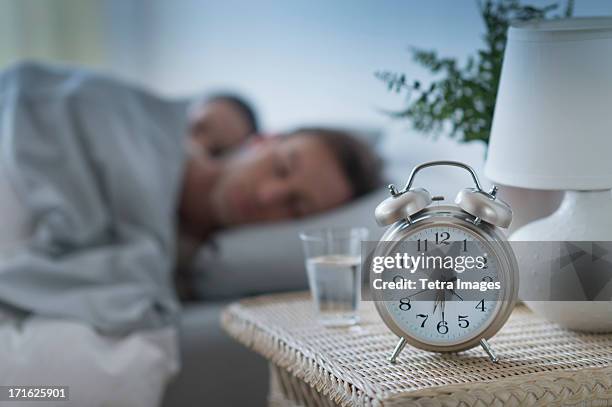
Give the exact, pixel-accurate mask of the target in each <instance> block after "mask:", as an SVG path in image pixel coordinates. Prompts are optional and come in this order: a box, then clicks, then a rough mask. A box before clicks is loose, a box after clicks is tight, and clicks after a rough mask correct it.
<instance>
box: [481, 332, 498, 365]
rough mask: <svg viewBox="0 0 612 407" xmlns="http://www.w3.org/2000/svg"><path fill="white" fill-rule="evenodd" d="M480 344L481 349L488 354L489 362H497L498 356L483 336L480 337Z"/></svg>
mask: <svg viewBox="0 0 612 407" xmlns="http://www.w3.org/2000/svg"><path fill="white" fill-rule="evenodd" d="M480 346H482V349H484V351H485V352H487V355H489V359H491V362H493V363H497V362H498V361H499V358H498V357H497V355H496V354H495V352H493V349H491V345H489V342H487V340H486V339H485V338H482V339H480Z"/></svg>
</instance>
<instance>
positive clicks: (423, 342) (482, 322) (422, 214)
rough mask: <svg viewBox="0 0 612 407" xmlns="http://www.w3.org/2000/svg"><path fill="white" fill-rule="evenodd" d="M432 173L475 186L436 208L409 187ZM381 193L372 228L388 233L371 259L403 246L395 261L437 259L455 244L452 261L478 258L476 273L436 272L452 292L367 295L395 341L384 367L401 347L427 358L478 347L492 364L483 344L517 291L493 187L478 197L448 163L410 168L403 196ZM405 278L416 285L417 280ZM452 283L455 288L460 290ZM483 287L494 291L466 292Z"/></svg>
mask: <svg viewBox="0 0 612 407" xmlns="http://www.w3.org/2000/svg"><path fill="white" fill-rule="evenodd" d="M433 166H453V167H459V168H462V169H464V170H466V171H467V172H469V174H470V175H471V177H472V180H473V181H474V186H475V187H474V188H465V189H462V190H460V191H459V193H458V194H457V196H456V198H455V201H454V204H443V203H441V201H444V200H445V198H444V197H442V196H432V195H431V194H430V193H429V192H428V191H427V190H426V189H424V188H413V181H414V178H415V176H416V174H417V173H418V172H419V171H421V170H423V169H425V168H428V167H433ZM389 190H390V193H391V196H390V197H388V198H387V199H385V200H384V201H383V202H381V203H380V204H379V205H378V206H377V207H376V210H375V217H376V221H377V223H378V224H379V225H380V226H386V227H388V229H387V230H386V232H385V233H384V235H383V236H382V238H381V240H380V241H379V242H378V243H377V247H376V249H375V254H376V255H382V256H384V255H387V256H389V255H390V253H397V252H398V249H397V248H398V247H399V246H398V245H400V244H404V246H403V247H404V249H403V255H404V256H406V255H410V256H411V257H410V258H412V259H415V260H414V261H417V260H418V259H417V257H418V256H420V257H422V258H425V256H427V255H428V252H429V253H439V254H440V253H444V250H445V249H447V251H448V248H450V247H452V246H453V245H455V246H457V245H458V248H457V250H455V255H461V256H463V258H464V259H465V258H466V256H469V257H470V258H475V259H481V261H480V264H479V265H480V266H482V267H474V268H473V269H471V270H469V271H464V272H463V273H458V272H456V271H455V270H454V269H453V265H452V261H451V262H450V263H449V264H451V266H450V267H446V269H445V270H444V272H445V273H447V274H448V275H450V276H451V278H448V276H447V279H446V280H447V282H448V281H450V282H451V283H454V284H456V286H454V287H453V286H452V284H448V283H447V282H443V283H444V284H446V285H444V284H442V285H443V286H442V287H439V286H436V287H435V288H431V289H428V288H427V286H424V287H419V286H417V287H416V288H415V289H414V290H407V291H405V292H404V291H400V293H399V294H397V290H396V291H395V292H394V294H395V295H396V296H395V297H393V298H390V297H392V296H390V295H385V294H384V290H372V298H373V300H374V302H375V305H376V309H377V311H378V313H379V315H380V316H381V318H382V320H383V321H384V323H385V324H386V325H387V326H388V327H389V328H390V330H391V331H392V332H394V333H395V334H396V335H397V336H398V337H399V338H400V339H399V342H398V343H397V345H396V347H395V349H394V350H393V352H392V354H391V356H390V358H389V361H390V362H391V363H395V361H396V358H397V357H398V355H399V354H400V352H401V351H402V350H403V348H404V347H405V345H406V344H410V345H412V346H415V347H417V348H420V349H424V350H427V351H433V352H458V351H462V350H466V349H470V348H473V347H475V346H478V345H480V346H482V347H483V349H484V350H485V352H486V353H487V354H488V356H489V358H490V359H491V361H492V362H497V360H498V358H497V356H496V355H495V353H494V351H493V349H492V348H491V346H490V345H489V343H488V342H487V339H489V338H490V337H492V336H493V335H495V334H496V333H497V332H498V331H499V329H500V328H501V327H502V326H503V325H504V323H505V322H506V321H507V320H508V317H509V316H510V314H511V312H512V309H513V307H514V305H515V302H516V299H517V293H518V287H519V282H518V266H517V261H516V257H515V255H514V252H513V250H512V248H511V247H510V244H509V243H508V241H507V240H506V238H505V236H504V233H503V231H502V230H501V229H504V228H507V227H508V226H509V225H510V223H511V221H512V210H511V208H510V207H509V206H508V204H506V203H505V202H503V201H502V200H500V199H499V198H498V197H497V196H496V194H497V187H495V186H494V187H493V188H492V189H491V190H490V191H484V190H483V189H482V187H481V184H480V182H479V180H478V177H477V175H476V173H475V172H474V170H473V169H472V168H471V167H469V166H467V165H465V164H463V163H461V162H456V161H433V162H427V163H424V164H421V165H418V166H417V167H415V168H414V169H413V170H412V172H411V174H410V177H409V179H408V182H407V184H406V186H405V187H404V189H403V190H401V191H397V190H396V188H395V187H394V186H393V185H389ZM406 243H412V244H408V245H406ZM406 248H408V249H406ZM406 250H408V251H409V253H405V252H406ZM400 251H401V250H400ZM445 258H448V256H447V257H445ZM451 260H452V259H451ZM457 263H459V262H457ZM423 264H424V263H423ZM454 267H456V265H455V266H454ZM396 277H399V275H398V276H396ZM411 278H412V280H413V281H414V283H415V285H416V283H417V282H418V281H417V278H416V277H414V275H412V276H411ZM462 280H469V281H462ZM427 283H429V281H428V282H427ZM459 283H463V287H464V288H463V289H462V288H461V287H462V286H460V284H459ZM485 283H487V284H488V283H490V284H492V286H491V287H497V289H491V290H488V291H487V292H486V294H484V293H482V292H481V290H478V289H474V287H480V286H479V284H485ZM424 285H425V284H424ZM449 287H450V288H449ZM486 287H487V286H485V288H486Z"/></svg>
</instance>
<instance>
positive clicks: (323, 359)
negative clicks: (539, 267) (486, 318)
mask: <svg viewBox="0 0 612 407" xmlns="http://www.w3.org/2000/svg"><path fill="white" fill-rule="evenodd" d="M360 312H361V316H362V322H361V323H360V324H359V325H358V326H354V327H350V328H324V327H322V326H320V325H319V324H318V323H317V321H316V320H315V319H314V314H313V310H312V305H311V303H310V300H309V297H308V296H307V295H306V294H283V295H275V296H264V297H257V298H252V299H247V300H243V301H241V302H239V303H235V304H233V305H231V306H229V307H228V308H227V309H226V310H225V312H224V313H223V316H222V324H223V327H224V328H225V330H226V331H227V332H228V333H229V334H230V335H231V336H233V337H234V338H235V339H237V340H238V341H240V342H241V343H243V344H244V345H246V346H248V347H249V348H251V349H253V350H254V351H256V352H258V353H260V354H261V355H263V356H264V357H265V358H267V359H268V360H269V362H270V372H271V388H270V405H278V406H288V405H289V406H291V405H293V406H314V405H316V406H319V405H322V406H336V405H341V406H348V405H365V406H396V405H397V406H399V405H401V406H407V405H415V406H455V405H457V406H459V405H461V406H469V405H475V406H489V405H494V406H497V405H520V406H524V405H611V406H612V335H609V334H584V333H576V332H570V331H566V330H563V329H561V328H559V327H558V326H556V325H554V324H551V323H548V322H546V321H543V320H541V319H539V318H537V317H535V316H534V315H533V314H532V313H531V312H530V311H529V310H528V309H527V308H525V307H523V306H519V307H517V308H516V309H515V311H514V313H513V315H512V316H511V318H510V320H509V321H508V323H507V324H506V325H505V326H504V328H503V329H502V331H501V332H500V333H498V334H497V335H496V336H495V337H494V338H492V339H491V341H490V343H491V344H492V346H494V348H495V350H496V351H497V353H498V355H499V356H500V358H501V360H500V362H499V363H497V364H492V363H490V362H489V360H488V358H487V357H486V355H485V354H484V352H483V351H482V350H481V349H480V348H475V349H472V350H470V351H467V352H463V353H460V354H447V355H441V354H433V353H427V352H424V351H420V350H418V349H414V348H409V347H406V349H404V351H403V353H402V354H401V355H400V357H399V358H398V361H397V364H395V365H391V364H389V363H388V362H387V357H388V356H389V352H390V351H391V350H392V349H393V346H394V345H395V342H396V341H397V338H396V337H395V336H394V335H393V334H392V333H391V332H390V331H389V330H388V329H387V328H386V327H385V326H384V325H383V324H382V322H381V320H380V318H379V317H378V315H377V314H376V311H375V309H374V306H373V304H372V303H369V302H363V303H362V309H361V311H360Z"/></svg>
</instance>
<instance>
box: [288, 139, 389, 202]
mask: <svg viewBox="0 0 612 407" xmlns="http://www.w3.org/2000/svg"><path fill="white" fill-rule="evenodd" d="M303 135H304V136H307V137H314V138H316V140H317V141H319V142H320V143H321V144H323V145H324V146H325V147H327V148H328V149H329V150H330V151H331V153H332V155H333V156H334V157H335V158H336V160H337V161H338V164H339V165H340V168H341V170H342V172H343V173H344V176H345V177H346V179H347V180H348V182H349V184H350V186H351V189H352V192H353V199H355V198H358V197H360V196H363V195H365V194H367V193H368V192H371V191H373V190H374V189H376V188H378V187H380V186H381V185H383V176H382V160H381V159H380V157H379V156H378V155H377V154H376V153H375V152H374V150H373V149H372V148H371V147H370V146H369V145H368V144H366V143H365V142H364V141H362V140H361V139H359V138H358V137H357V136H355V135H353V134H351V133H350V132H348V131H344V130H339V129H331V128H325V127H301V128H298V129H296V130H293V131H292V132H290V133H288V134H287V136H289V137H295V136H303Z"/></svg>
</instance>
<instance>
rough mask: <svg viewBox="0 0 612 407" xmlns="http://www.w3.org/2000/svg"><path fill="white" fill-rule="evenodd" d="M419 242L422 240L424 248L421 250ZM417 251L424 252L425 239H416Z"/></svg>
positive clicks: (425, 246) (425, 248)
mask: <svg viewBox="0 0 612 407" xmlns="http://www.w3.org/2000/svg"><path fill="white" fill-rule="evenodd" d="M421 242H423V243H422V246H423V248H424V249H423V250H421ZM417 251H419V252H426V251H427V239H423V240H421V239H418V240H417Z"/></svg>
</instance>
